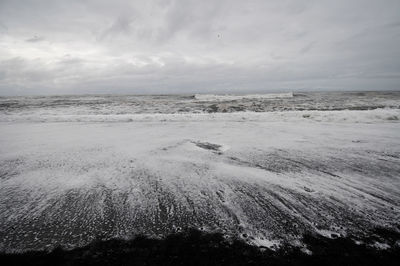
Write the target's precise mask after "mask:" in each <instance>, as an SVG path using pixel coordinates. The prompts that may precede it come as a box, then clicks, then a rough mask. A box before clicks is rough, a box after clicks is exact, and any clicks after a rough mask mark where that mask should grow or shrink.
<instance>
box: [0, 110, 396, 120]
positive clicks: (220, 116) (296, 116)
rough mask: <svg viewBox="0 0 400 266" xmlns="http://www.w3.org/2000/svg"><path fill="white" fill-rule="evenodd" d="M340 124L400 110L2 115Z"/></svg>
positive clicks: (393, 114) (390, 117)
mask: <svg viewBox="0 0 400 266" xmlns="http://www.w3.org/2000/svg"><path fill="white" fill-rule="evenodd" d="M190 121H192V122H200V121H210V122H213V121H230V122H246V121H253V122H307V121H308V122H337V123H382V122H385V123H397V122H400V109H383V108H382V109H374V110H363V111H360V110H340V111H283V112H235V113H176V114H159V113H146V114H70V115H68V114H61V113H58V114H57V113H56V114H49V113H46V112H36V113H30V114H23V115H22V114H2V115H0V122H190Z"/></svg>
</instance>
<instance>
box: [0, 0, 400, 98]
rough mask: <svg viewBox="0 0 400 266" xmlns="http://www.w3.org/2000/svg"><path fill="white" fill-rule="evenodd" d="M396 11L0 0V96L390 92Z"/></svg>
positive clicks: (263, 1) (286, 4) (398, 56)
mask: <svg viewBox="0 0 400 266" xmlns="http://www.w3.org/2000/svg"><path fill="white" fill-rule="evenodd" d="M399 9H400V2H399V1H397V0H387V1H384V2H383V1H374V0H349V1H345V0H338V1H334V2H333V1H328V0H320V1H306V0H303V1H299V0H282V1H275V0H260V1H257V0H254V1H239V0H231V1H228V0H221V1H212V0H204V1H194V0H188V1H179V0H168V1H161V0H153V1H151V0H149V1H127V0H126V1H125V0H115V1H106V0H86V1H78V0H70V1H66V0H65V1H62V0H60V1H50V0H42V1H28V0H26V1H25V0H21V1H9V0H2V1H0V18H1V21H0V47H1V49H0V94H13V93H14V94H24V93H26V94H39V93H97V92H99V93H100V92H107V93H113V92H115V93H120V92H123V93H129V92H132V93H157V92H162V93H167V92H171V93H172V92H173V93H180V92H181V93H193V92H211V91H212V92H228V91H230V92H242V93H245V92H250V91H251V92H254V91H276V90H280V89H284V90H286V89H290V90H302V89H306V90H307V89H308V90H318V89H341V90H344V89H349V90H362V89H374V88H376V89H392V90H393V89H396V90H398V89H400V88H399V84H400V77H399V73H400V64H399V63H398V62H400V52H399V50H398V47H399V46H400V27H399V25H400V24H399V21H400V15H399V13H398V10H399ZM32 33H33V34H35V36H33V37H29V38H27V36H32ZM44 36H45V37H46V38H44Z"/></svg>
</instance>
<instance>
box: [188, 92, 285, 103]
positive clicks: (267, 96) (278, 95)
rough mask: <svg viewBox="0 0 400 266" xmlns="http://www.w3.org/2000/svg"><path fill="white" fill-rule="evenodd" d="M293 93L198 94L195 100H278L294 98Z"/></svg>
mask: <svg viewBox="0 0 400 266" xmlns="http://www.w3.org/2000/svg"><path fill="white" fill-rule="evenodd" d="M292 97H293V93H292V92H288V93H268V94H246V95H232V94H196V95H195V98H196V100H198V101H234V100H241V99H277V98H292Z"/></svg>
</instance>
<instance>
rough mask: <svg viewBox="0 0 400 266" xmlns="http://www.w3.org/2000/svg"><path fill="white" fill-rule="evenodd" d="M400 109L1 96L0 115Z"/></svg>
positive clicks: (300, 98) (288, 98)
mask: <svg viewBox="0 0 400 266" xmlns="http://www.w3.org/2000/svg"><path fill="white" fill-rule="evenodd" d="M377 108H397V109H399V108H400V92H398V91H397V92H329V93H316V92H315V93H282V94H260V95H247V96H246V95H242V96H240V95H83V96H82V95H65V96H31V97H0V115H13V114H18V115H24V114H34V113H35V112H38V113H39V112H40V113H45V114H49V115H50V114H60V113H62V114H69V115H73V114H76V115H96V114H99V115H111V114H142V113H158V114H176V113H226V112H228V113H231V112H238V111H250V112H273V111H304V110H319V111H328V110H331V111H332V110H373V109H377Z"/></svg>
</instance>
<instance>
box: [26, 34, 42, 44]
mask: <svg viewBox="0 0 400 266" xmlns="http://www.w3.org/2000/svg"><path fill="white" fill-rule="evenodd" d="M26 41H27V42H41V41H44V37H42V36H36V35H35V36H33V37H31V38H29V39H26Z"/></svg>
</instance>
